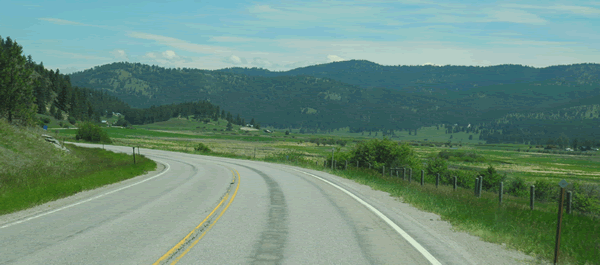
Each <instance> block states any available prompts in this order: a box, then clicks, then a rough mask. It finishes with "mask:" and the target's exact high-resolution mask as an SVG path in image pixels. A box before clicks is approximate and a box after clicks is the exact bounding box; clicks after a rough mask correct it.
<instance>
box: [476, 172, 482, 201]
mask: <svg viewBox="0 0 600 265" xmlns="http://www.w3.org/2000/svg"><path fill="white" fill-rule="evenodd" d="M481 190H483V176H479V189H477V191H478V192H479V194H477V198H481Z"/></svg>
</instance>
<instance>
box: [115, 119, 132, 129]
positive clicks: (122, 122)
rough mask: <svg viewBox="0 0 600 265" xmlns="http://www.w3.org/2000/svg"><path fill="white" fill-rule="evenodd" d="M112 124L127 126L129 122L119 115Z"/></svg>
mask: <svg viewBox="0 0 600 265" xmlns="http://www.w3.org/2000/svg"><path fill="white" fill-rule="evenodd" d="M113 125H114V126H121V127H129V122H128V121H127V120H125V119H123V117H120V118H119V119H118V120H117V121H116V122H115V124H113Z"/></svg>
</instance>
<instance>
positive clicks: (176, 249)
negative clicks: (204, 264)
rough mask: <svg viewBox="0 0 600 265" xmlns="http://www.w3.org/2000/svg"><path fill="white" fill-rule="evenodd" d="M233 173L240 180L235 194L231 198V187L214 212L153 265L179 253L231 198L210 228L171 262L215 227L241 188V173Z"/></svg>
mask: <svg viewBox="0 0 600 265" xmlns="http://www.w3.org/2000/svg"><path fill="white" fill-rule="evenodd" d="M234 171H235V172H234ZM231 173H232V174H233V181H235V176H236V174H237V180H238V181H237V186H236V187H235V191H234V192H233V195H232V196H231V198H229V193H230V191H231V189H229V190H228V191H227V193H225V196H223V199H222V200H221V201H220V202H219V204H218V205H217V207H215V209H213V210H212V212H210V214H209V215H208V216H207V217H206V218H204V220H203V221H202V223H200V224H199V225H198V226H196V228H194V229H193V230H192V231H191V232H190V233H189V234H187V236H185V237H184V238H183V239H182V240H181V241H179V243H177V245H175V246H174V247H173V248H171V249H170V250H169V251H168V252H167V253H165V254H164V255H163V256H162V257H160V258H159V259H158V260H157V261H156V262H154V263H153V265H158V264H162V263H163V262H165V261H166V260H167V259H169V258H173V257H174V255H175V254H177V252H178V251H179V250H180V249H181V247H182V246H183V245H184V244H186V243H187V242H188V240H189V239H190V238H191V237H192V236H193V235H194V234H196V232H197V231H198V230H199V229H200V228H202V226H203V225H204V224H205V223H206V222H207V221H208V220H209V219H210V218H211V217H212V216H213V214H214V213H215V212H217V210H218V209H219V208H220V207H221V206H222V205H223V203H224V202H225V201H227V199H228V198H229V202H228V203H227V205H226V206H225V208H223V210H221V213H220V214H219V216H217V218H216V219H215V220H214V221H212V222H211V224H210V226H208V228H207V229H206V230H204V232H202V234H201V235H200V236H199V237H198V238H196V240H194V241H193V242H192V243H191V244H190V245H189V246H188V247H187V248H186V249H185V250H184V251H183V252H181V254H179V256H177V257H176V258H174V259H173V261H172V262H171V264H176V263H177V262H179V260H180V259H181V258H183V256H185V254H187V253H188V252H189V251H190V250H191V249H192V248H193V247H194V246H195V245H196V244H197V243H198V241H200V239H202V238H203V237H204V235H206V232H208V231H209V230H210V229H211V228H212V227H213V225H215V223H216V222H217V221H218V220H219V218H221V216H223V213H225V211H226V210H227V208H229V205H231V202H233V199H235V195H236V194H237V192H238V189H239V188H240V173H239V172H237V170H232V171H231Z"/></svg>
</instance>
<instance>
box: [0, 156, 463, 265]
mask: <svg viewBox="0 0 600 265" xmlns="http://www.w3.org/2000/svg"><path fill="white" fill-rule="evenodd" d="M106 148H107V149H111V150H115V151H123V152H131V148H129V147H117V146H106ZM142 153H143V154H144V155H146V156H148V157H149V158H152V159H155V160H157V161H159V162H161V163H163V164H165V165H166V166H167V167H166V168H165V170H164V171H163V172H162V173H160V174H159V175H157V174H154V176H152V177H139V178H136V179H133V180H130V181H128V182H127V183H126V184H123V185H120V184H117V185H113V186H111V188H110V189H107V190H105V191H103V193H102V194H106V193H110V194H107V195H104V196H101V197H98V198H95V199H92V200H89V201H87V202H84V203H80V204H78V205H75V206H72V207H69V208H66V209H63V210H59V211H56V212H52V213H50V214H46V215H43V216H41V217H37V218H34V219H31V220H26V219H25V220H26V221H23V219H22V221H23V222H21V223H16V224H15V223H14V222H13V223H8V224H2V223H0V227H2V228H0V264H152V263H154V262H156V261H157V260H159V259H160V258H161V257H162V258H163V259H164V260H163V263H164V262H165V261H168V262H173V261H177V262H178V264H436V263H437V262H441V263H443V264H472V263H473V262H471V261H470V260H469V259H468V257H462V256H457V255H455V254H453V252H452V247H451V246H446V245H445V244H444V243H443V241H441V240H439V238H436V237H435V235H432V234H431V233H430V232H428V231H420V229H419V227H420V226H419V224H415V223H412V221H411V220H410V218H407V217H406V216H402V214H401V213H397V212H394V211H393V210H390V209H386V208H385V206H384V205H381V204H379V203H378V202H377V200H376V199H373V198H368V197H364V196H362V195H361V194H360V191H359V190H357V189H356V188H354V187H352V186H349V185H348V184H347V183H342V182H340V181H339V179H336V178H335V177H333V176H330V175H328V174H325V173H322V172H318V171H314V170H305V169H300V168H293V167H289V166H285V165H273V164H268V163H263V162H253V161H243V160H235V159H227V158H217V157H206V156H198V155H190V154H181V153H174V152H167V151H159V150H147V149H142ZM316 177H319V178H323V179H324V180H327V181H331V182H332V183H335V184H336V185H338V186H340V187H342V188H345V189H346V190H349V191H350V192H351V193H352V194H353V196H356V197H358V198H359V199H362V200H364V201H365V202H366V203H369V207H371V205H372V207H373V208H372V209H369V208H368V207H366V206H365V205H364V204H361V203H360V202H359V201H357V200H356V199H355V198H352V197H351V196H349V195H348V194H347V193H345V192H344V191H342V190H340V189H338V188H336V187H334V186H332V185H331V184H329V183H326V182H325V181H323V180H321V179H318V178H316ZM232 180H234V181H232ZM140 181H144V182H142V183H139V182H140ZM136 183H138V184H136ZM127 185H133V186H127ZM124 187H126V188H124ZM102 194H99V195H102ZM96 196H98V195H96ZM234 196H235V197H234ZM91 198H94V197H91ZM217 206H219V207H217ZM373 209H375V210H373ZM374 211H380V212H381V213H383V214H384V215H385V216H386V217H385V218H389V219H388V222H386V221H385V220H384V219H385V218H382V217H381V216H378V215H377V214H375V213H374ZM211 213H212V215H211ZM209 215H210V218H207V216H209ZM33 217H35V216H33ZM217 217H218V219H216V218H217ZM205 219H206V221H205V223H203V225H202V226H201V227H199V228H198V226H199V224H201V223H202V222H203V220H205ZM390 223H391V224H392V225H394V226H397V227H398V229H401V230H402V231H403V232H406V233H407V234H406V235H405V236H402V234H401V233H399V232H398V230H397V229H395V228H394V227H392V226H391V225H390ZM209 228H210V229H209ZM192 231H195V232H193V233H192V234H190V232H192ZM186 235H190V236H189V237H188V238H187V239H186V240H183V241H182V239H184V237H186ZM406 236H408V237H409V239H407V238H406ZM410 238H414V239H415V240H416V241H418V242H419V243H416V242H412V243H411V242H410V241H411V239H410ZM197 239H199V240H197ZM194 241H196V242H194ZM178 244H181V247H180V248H179V249H174V247H175V246H177V245H178ZM415 244H416V245H415ZM419 248H422V249H421V250H419ZM428 255H429V256H428Z"/></svg>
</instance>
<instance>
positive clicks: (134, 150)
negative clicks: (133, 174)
mask: <svg viewBox="0 0 600 265" xmlns="http://www.w3.org/2000/svg"><path fill="white" fill-rule="evenodd" d="M133 164H135V147H133Z"/></svg>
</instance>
